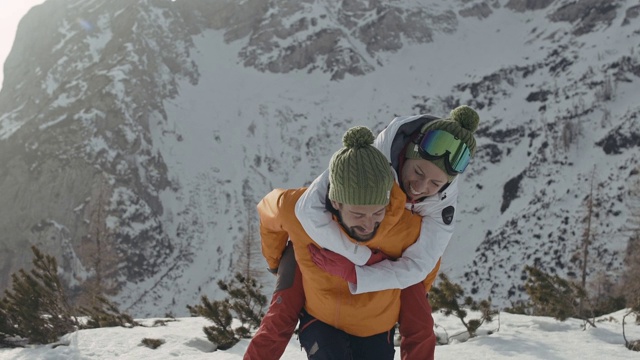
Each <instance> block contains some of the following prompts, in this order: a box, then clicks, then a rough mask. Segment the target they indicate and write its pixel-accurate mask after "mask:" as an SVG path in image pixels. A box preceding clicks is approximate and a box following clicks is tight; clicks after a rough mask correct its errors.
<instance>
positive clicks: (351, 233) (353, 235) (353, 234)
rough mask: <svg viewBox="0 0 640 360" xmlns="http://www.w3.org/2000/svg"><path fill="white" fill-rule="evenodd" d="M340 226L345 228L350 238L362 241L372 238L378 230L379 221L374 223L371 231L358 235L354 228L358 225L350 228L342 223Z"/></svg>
mask: <svg viewBox="0 0 640 360" xmlns="http://www.w3.org/2000/svg"><path fill="white" fill-rule="evenodd" d="M342 226H343V227H344V228H345V229H346V230H347V234H348V235H349V236H350V237H351V238H353V239H354V240H355V241H358V242H363V241H369V240H371V239H373V237H374V236H376V232H378V227H379V226H380V223H376V226H375V227H374V229H373V231H372V232H371V233H369V234H367V235H365V236H362V235H358V233H357V232H356V230H355V229H356V228H358V226H352V227H350V228H347V227H346V226H344V224H342Z"/></svg>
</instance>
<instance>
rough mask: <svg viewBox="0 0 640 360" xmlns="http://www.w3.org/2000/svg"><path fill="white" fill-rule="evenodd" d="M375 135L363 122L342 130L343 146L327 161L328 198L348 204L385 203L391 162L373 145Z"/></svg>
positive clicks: (388, 194)
mask: <svg viewBox="0 0 640 360" xmlns="http://www.w3.org/2000/svg"><path fill="white" fill-rule="evenodd" d="M373 140H374V136H373V133H371V130H369V129H368V128H366V127H364V126H356V127H353V128H351V129H349V130H347V132H346V133H345V134H344V136H343V137H342V143H343V144H344V147H343V148H342V149H340V150H338V151H336V152H335V153H334V154H333V156H332V157H331V162H330V163H329V184H330V186H329V199H331V200H333V201H336V202H339V203H342V204H347V205H387V204H388V203H389V197H390V194H391V187H392V186H393V183H394V181H395V180H394V176H393V172H392V170H391V165H390V164H389V161H388V160H387V158H386V157H385V156H384V154H382V153H381V152H380V150H378V149H376V148H375V147H373V146H372V145H371V144H373Z"/></svg>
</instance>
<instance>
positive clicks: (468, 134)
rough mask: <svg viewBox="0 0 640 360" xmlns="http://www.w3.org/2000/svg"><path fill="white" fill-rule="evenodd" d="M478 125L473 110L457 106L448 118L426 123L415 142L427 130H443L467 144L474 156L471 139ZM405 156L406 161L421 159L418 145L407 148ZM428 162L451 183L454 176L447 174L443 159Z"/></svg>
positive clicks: (476, 114)
mask: <svg viewBox="0 0 640 360" xmlns="http://www.w3.org/2000/svg"><path fill="white" fill-rule="evenodd" d="M479 123H480V116H479V115H478V113H477V112H476V111H475V110H473V109H472V108H471V107H469V106H467V105H462V106H458V107H457V108H455V109H453V110H451V113H450V114H449V117H448V118H446V119H440V120H434V121H431V122H428V123H426V124H425V125H424V126H423V127H422V129H421V130H420V137H419V138H418V140H417V142H418V143H420V141H421V139H422V137H423V136H424V134H425V133H426V132H427V131H429V130H444V131H446V132H448V133H449V134H451V135H453V136H455V137H457V138H458V139H460V140H462V141H463V142H464V143H465V144H467V146H468V147H469V151H470V152H471V156H474V155H475V153H476V139H475V138H474V137H473V134H474V133H475V132H476V130H477V129H478V124H479ZM405 156H406V158H407V159H422V157H421V156H420V153H419V152H418V144H415V145H410V146H408V147H407V151H406V153H405ZM429 161H431V162H432V163H433V164H434V165H436V166H437V167H438V168H440V169H441V170H442V171H444V172H445V174H447V177H448V179H449V182H452V181H453V179H455V177H456V175H450V174H448V173H447V169H446V167H445V163H444V159H435V160H429Z"/></svg>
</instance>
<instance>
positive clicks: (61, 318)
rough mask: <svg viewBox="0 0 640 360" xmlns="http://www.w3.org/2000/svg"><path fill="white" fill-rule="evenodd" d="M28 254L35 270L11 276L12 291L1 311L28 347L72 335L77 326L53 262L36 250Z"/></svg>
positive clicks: (21, 271)
mask: <svg viewBox="0 0 640 360" xmlns="http://www.w3.org/2000/svg"><path fill="white" fill-rule="evenodd" d="M31 250H32V251H33V254H34V256H35V258H34V259H33V265H34V269H32V270H31V271H30V272H26V271H24V270H23V269H21V270H20V271H19V272H18V273H17V274H16V273H14V274H12V279H13V284H12V290H7V291H6V296H5V299H3V305H2V308H3V312H4V314H6V315H7V317H8V319H6V320H5V322H7V323H8V324H9V325H11V326H13V328H12V329H13V330H15V332H14V335H17V336H20V337H22V338H25V339H28V340H29V341H30V342H31V343H39V344H49V343H52V342H55V341H57V340H58V338H59V337H60V336H62V335H64V334H67V333H70V332H72V331H75V329H77V328H78V326H79V324H78V321H77V319H76V318H75V317H74V316H73V315H72V310H71V307H70V306H69V304H68V302H67V297H66V296H65V294H64V290H63V287H62V284H61V283H60V279H59V278H58V274H57V271H58V265H57V262H56V259H55V258H54V257H53V256H49V255H44V254H43V253H41V252H40V250H38V248H36V247H35V246H32V247H31Z"/></svg>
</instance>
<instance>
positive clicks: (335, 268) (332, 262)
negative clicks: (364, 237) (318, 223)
mask: <svg viewBox="0 0 640 360" xmlns="http://www.w3.org/2000/svg"><path fill="white" fill-rule="evenodd" d="M308 248H309V252H310V253H311V259H312V260H313V262H314V263H315V264H316V265H317V266H318V267H319V268H321V269H322V270H324V271H326V272H328V273H329V274H331V275H335V276H340V277H341V278H343V279H344V280H346V281H348V282H350V283H352V284H357V283H358V278H357V277H356V266H355V264H353V263H352V262H351V261H349V259H347V258H346V257H344V256H342V255H339V254H336V253H334V252H333V251H331V250H327V249H318V248H317V247H316V246H314V245H312V244H309V246H308ZM387 259H389V257H388V256H387V254H385V253H383V252H382V251H376V250H371V257H369V260H367V263H366V265H373V264H376V263H379V262H380V261H382V260H387Z"/></svg>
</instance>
